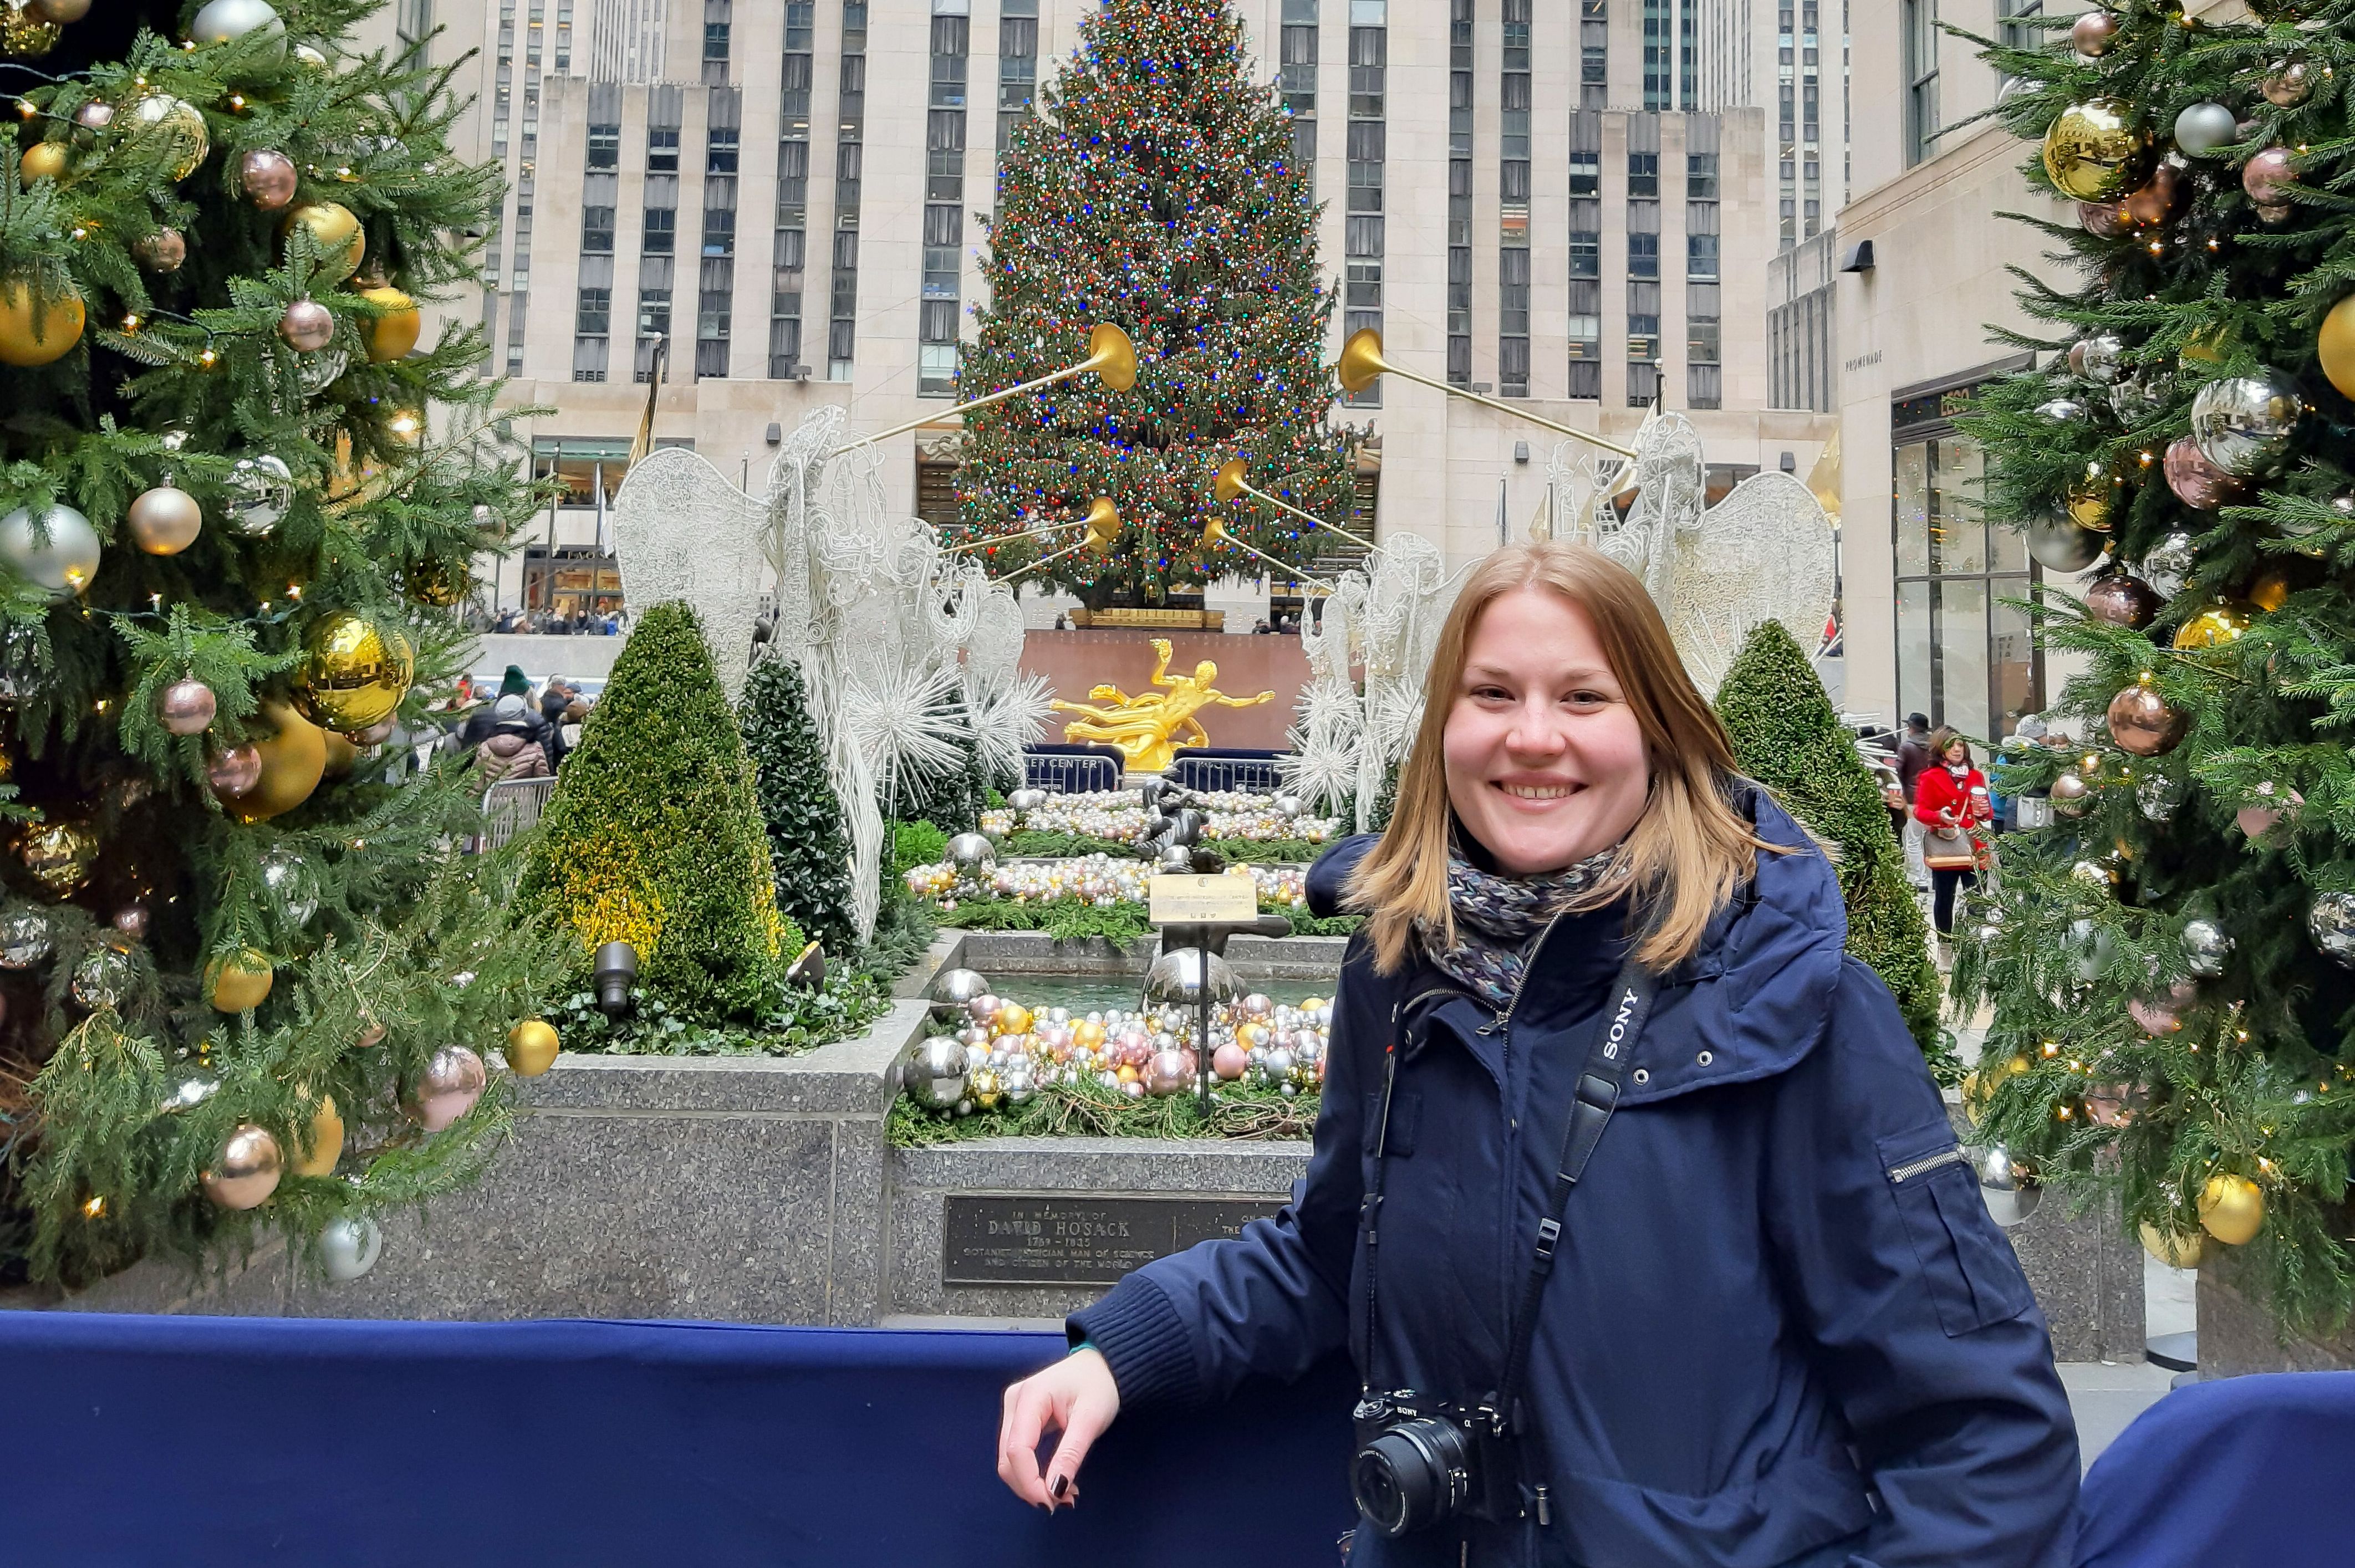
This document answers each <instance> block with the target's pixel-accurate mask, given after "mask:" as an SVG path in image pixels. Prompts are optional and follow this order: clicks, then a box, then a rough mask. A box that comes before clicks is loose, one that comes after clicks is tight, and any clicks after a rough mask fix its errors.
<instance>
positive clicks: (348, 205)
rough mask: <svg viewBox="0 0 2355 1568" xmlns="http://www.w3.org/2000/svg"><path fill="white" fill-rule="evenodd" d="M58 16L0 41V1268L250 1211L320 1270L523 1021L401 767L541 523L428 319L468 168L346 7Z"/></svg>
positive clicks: (429, 807)
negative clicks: (468, 617) (486, 583)
mask: <svg viewBox="0 0 2355 1568" xmlns="http://www.w3.org/2000/svg"><path fill="white" fill-rule="evenodd" d="M47 9H48V11H51V12H54V13H56V14H58V15H59V16H68V17H69V25H68V26H66V27H65V29H64V32H65V35H66V37H65V38H64V40H63V44H62V47H57V46H59V39H58V37H57V33H56V30H55V29H54V28H51V29H49V30H48V31H47V32H38V31H28V29H27V26H25V25H22V24H25V23H26V16H18V15H16V14H14V13H12V14H11V21H10V25H9V27H8V29H7V30H6V32H5V38H0V42H5V47H6V48H8V49H9V50H10V51H12V52H13V53H15V54H16V55H17V56H18V57H20V58H18V60H17V61H16V65H15V72H14V74H12V75H11V76H10V77H9V78H8V81H9V83H10V84H11V85H13V86H17V87H21V88H22V90H23V92H24V96H23V98H22V99H21V101H17V102H16V103H15V104H14V105H12V107H14V108H16V109H17V110H19V111H20V112H18V113H16V114H12V115H10V116H9V119H8V122H7V124H6V125H5V129H0V154H5V158H6V160H7V164H8V175H9V177H7V178H6V179H5V180H0V404H5V408H6V409H7V411H8V414H7V418H5V420H0V767H5V772H6V776H7V778H8V779H9V784H10V790H11V792H12V793H13V800H10V801H9V803H8V804H7V806H6V808H5V810H6V813H7V815H8V818H9V821H7V822H6V823H5V824H0V1004H5V1012H4V1013H0V1118H5V1120H0V1150H5V1156H6V1163H5V1173H0V1205H5V1210H6V1213H7V1214H8V1215H9V1217H10V1223H9V1224H5V1225H0V1236H7V1237H11V1238H13V1239H14V1241H15V1243H16V1248H15V1252H14V1255H11V1256H5V1257H0V1271H17V1270H29V1271H30V1272H31V1273H32V1274H34V1275H36V1276H37V1277H47V1278H51V1279H59V1280H63V1281H65V1282H68V1283H71V1282H74V1281H77V1280H80V1279H85V1278H88V1277H92V1276H94V1275H96V1274H99V1273H101V1272H104V1271H105V1270H107V1269H109V1268H112V1267H115V1266H120V1265H122V1264H124V1263H126V1262H129V1261H131V1260H132V1259H133V1258H135V1257H137V1256H139V1255H143V1254H146V1253H153V1252H164V1253H169V1254H176V1255H180V1256H183V1257H192V1256H196V1255H200V1254H202V1253H204V1252H206V1251H208V1249H213V1248H215V1247H216V1246H217V1245H218V1247H221V1248H225V1249H226V1250H229V1251H230V1252H232V1253H233V1252H234V1251H236V1250H237V1249H238V1248H240V1247H243V1246H250V1245H251V1244H252V1243H253V1242H254V1241H256V1240H257V1239H259V1235H260V1233H261V1231H262V1230H263V1229H265V1228H274V1229H278V1230H281V1231H282V1232H284V1233H285V1234H286V1235H287V1236H288V1238H289V1240H290V1242H291V1243H292V1244H293V1250H294V1251H295V1252H296V1253H297V1254H298V1255H306V1256H313V1257H316V1258H319V1259H322V1260H323V1261H324V1262H325V1266H327V1268H328V1269H329V1271H330V1272H332V1273H336V1274H338V1275H341V1276H343V1277H349V1276H350V1275H352V1274H355V1273H358V1272H364V1271H365V1269H366V1268H367V1266H368V1264H369V1263H371V1262H372V1261H373V1259H374V1256H375V1234H376V1232H375V1224H374V1220H373V1219H372V1217H371V1216H372V1215H373V1214H374V1213H378V1212H379V1211H381V1210H383V1209H385V1208H387V1207H389V1206H391V1205H395V1204H400V1203H404V1202H414V1201H416V1200H419V1199H421V1198H424V1197H428V1196H431V1195H432V1194H433V1193H435V1192H442V1191H446V1190H448V1189H449V1188H450V1187H451V1186H452V1185H453V1184H454V1183H456V1182H458V1181H464V1180H465V1179H467V1178H469V1177H470V1176H472V1175H473V1174H474V1173H475V1172H477V1171H479V1169H480V1167H481V1165H482V1163H483V1161H484V1160H485V1158H486V1157H487V1155H488V1152H489V1150H490V1149H491V1148H492V1147H493V1145H494V1143H495V1136H496V1133H497V1131H498V1130H499V1128H500V1127H501V1126H502V1125H503V1115H502V1113H501V1111H500V1109H499V1088H498V1085H497V1082H496V1077H495V1075H494V1074H493V1072H492V1071H491V1070H490V1068H489V1066H488V1065H486V1064H487V1063H488V1062H489V1061H490V1060H491V1059H493V1058H495V1057H496V1054H497V1052H498V1050H499V1048H501V1047H502V1046H503V1045H504V1046H505V1047H506V1050H507V1053H508V1055H509V1057H510V1060H511V1062H512V1064H513V1065H514V1066H515V1067H516V1068H517V1070H518V1071H526V1072H537V1071H540V1070H544V1069H545V1067H546V1065H547V1064H548V1061H549V1058H550V1057H551V1056H552V1055H553V1054H554V1050H555V1041H554V1038H553V1036H552V1034H551V1033H549V1031H548V1030H547V1028H546V1026H545V1025H543V1024H540V1023H538V1022H537V1021H535V1020H533V1019H532V1018H531V1016H530V1014H531V1012H533V1010H534V1006H535V1003H536V1000H537V997H536V991H537V988H538V985H539V984H540V983H541V982H542V978H543V976H544V974H545V972H546V971H547V970H548V969H550V968H551V967H552V966H553V965H554V963H555V962H556V959H555V957H554V955H555V954H556V952H557V951H558V950H559V949H557V948H554V947H553V946H552V945H551V944H550V943H549V942H547V941H545V940H543V939H541V938H539V937H538V936H537V935H536V934H535V933H533V932H532V931H531V930H529V929H528V928H526V929H522V930H517V929H515V928H513V916H511V914H510V913H509V911H508V908H507V903H508V892H509V889H508V886H507V878H506V873H505V870H504V867H503V865H502V863H500V861H499V860H498V859H496V857H470V856H466V855H464V854H462V853H460V850H461V848H462V847H463V846H464V844H465V842H467V835H468V834H469V832H472V831H473V829H474V824H475V822H476V821H477V816H476V812H475V810H474V805H473V802H472V796H473V794H474V789H472V787H471V785H470V784H469V783H468V782H467V781H466V780H465V779H464V778H462V777H448V778H442V779H423V780H418V779H410V780H409V781H406V782H402V781H401V774H402V772H403V769H401V768H399V767H397V766H395V758H396V756H398V755H400V754H403V753H405V752H406V750H407V747H406V746H405V744H404V743H403V742H401V741H400V740H396V739H395V738H394V737H395V736H398V735H401V734H403V733H404V732H405V730H406V728H407V727H408V726H418V727H421V728H429V729H430V726H429V725H428V723H427V721H426V720H425V718H424V714H425V708H426V705H427V704H428V702H429V701H430V700H432V699H433V698H434V697H436V696H442V695H446V694H447V693H448V691H449V687H450V683H451V680H452V678H453V674H454V673H455V672H456V671H457V670H458V669H460V668H462V667H463V660H464V658H465V657H466V655H467V650H466V647H465V644H466V641H467V639H466V638H465V637H464V633H463V632H462V630H461V629H460V628H459V627H458V626H457V625H456V624H455V622H454V621H453V619H452V617H451V614H450V611H449V610H448V609H446V608H445V607H446V606H448V605H449V604H450V603H452V602H453V599H456V598H457V597H459V596H460V595H462V594H463V591H464V586H465V581H466V572H467V567H468V563H469V562H470V561H471V559H472V558H473V556H474V553H475V551H476V550H477V549H478V548H480V547H483V546H485V544H489V545H496V544H498V543H500V542H502V541H503V540H504V539H505V538H506V534H507V532H508V530H509V527H510V524H511V521H512V520H514V519H517V518H519V517H522V516H524V515H527V514H528V513H529V512H530V510H531V498H530V496H529V495H528V494H527V493H525V492H524V490H523V489H522V487H521V486H520V483H519V482H518V480H517V477H516V473H517V466H516V462H515V460H514V454H513V453H512V452H511V451H508V450H504V449H503V448H502V447H501V446H500V445H499V444H498V443H497V442H496V441H495V440H492V439H491V436H490V420H491V412H492V402H493V398H494V397H495V395H496V391H497V386H496V383H493V382H489V381H485V380H483V379H481V378H479V376H478V375H477V367H478V366H480V364H481V362H482V360H483V357H484V355H485V345H484V344H483V341H482V337H481V334H480V333H479V332H478V331H476V330H474V329H473V328H465V329H458V328H450V329H445V330H444V331H443V332H442V334H441V335H440V337H439V338H438V340H437V341H435V342H432V343H431V344H423V345H421V344H420V342H419V338H420V327H421V319H420V313H419V309H418V298H419V297H420V296H424V295H430V294H431V293H432V292H434V291H441V290H450V291H462V290H463V291H465V292H467V293H468V294H469V296H470V297H471V293H472V291H473V289H474V287H475V285H476V282H477V268H478V265H479V258H478V257H477V256H476V255H475V253H474V249H475V248H474V244H473V243H472V242H471V241H468V240H466V239H464V238H462V237H463V236H464V235H466V234H469V233H474V234H480V233H481V232H483V231H484V230H485V229H486V228H489V227H491V226H492V225H493V223H494V222H495V221H496V213H497V210H498V205H499V201H500V197H501V186H500V181H499V177H498V175H497V173H496V170H493V169H488V168H477V167H474V166H471V165H468V164H464V163H462V162H461V161H459V160H457V159H456V158H453V156H452V155H451V153H450V150H449V147H448V145H447V143H446V140H445V136H446V132H447V130H448V127H449V124H450V122H451V121H452V120H453V118H455V117H456V115H457V114H458V113H459V112H460V111H461V109H462V108H463V105H462V104H460V103H459V102H458V101H455V100H453V98H452V96H451V95H450V94H449V92H448V91H447V81H446V78H445V76H444V75H443V74H442V73H439V72H435V71H432V70H429V69H425V68H423V67H422V66H421V64H419V63H418V61H417V59H416V58H414V57H413V56H403V57H392V58H388V57H386V56H384V55H381V54H378V55H358V54H355V53H352V52H350V49H349V47H348V44H347V42H346V40H347V38H348V35H349V33H350V30H351V28H352V26H353V25H354V24H355V23H356V22H357V21H358V20H359V19H360V18H361V17H363V16H367V15H368V13H369V12H370V11H371V10H373V9H374V5H372V4H369V3H368V0H306V3H305V4H304V5H301V6H300V8H299V9H296V8H293V7H290V8H289V10H288V13H287V15H286V16H284V17H283V18H282V17H281V16H278V15H277V14H275V13H274V12H273V11H272V8H271V7H270V6H269V5H265V4H262V3H261V0H212V3H211V4H208V5H204V6H203V7H202V9H200V10H194V11H193V15H192V16H191V15H188V14H187V13H184V12H181V11H179V10H176V9H175V8H172V7H155V8H150V9H149V10H147V11H145V12H143V11H141V10H140V9H139V8H137V7H119V8H116V9H114V10H112V11H107V12H102V13H101V14H99V15H95V16H91V17H90V18H89V19H88V20H87V21H86V22H84V21H78V20H72V19H71V18H78V17H80V13H81V11H83V10H86V9H88V8H87V7H86V6H82V7H77V6H74V5H69V4H64V5H53V6H49V7H48V8H47ZM141 16H145V19H146V21H147V22H148V23H149V24H150V25H151V26H157V27H165V28H168V29H171V30H172V32H173V36H172V37H163V36H158V34H157V33H156V32H154V31H149V30H144V29H142V28H139V27H138V26H136V22H137V20H138V18H139V17H141ZM184 16H186V22H185V26H181V25H180V24H181V22H182V18H183V17H184ZM82 28H86V29H88V31H89V33H90V34H91V37H99V38H104V39H110V40H114V42H112V43H110V44H109V45H108V46H107V48H110V49H111V48H115V47H117V45H118V44H119V47H120V48H123V49H124V50H127V53H125V54H123V55H121V56H120V57H118V58H94V54H93V51H92V50H91V49H89V48H83V49H82V50H81V52H80V55H79V57H77V54H76V48H75V44H74V38H75V35H76V32H77V29H82ZM53 47H54V48H55V53H54V56H44V57H41V58H38V59H37V61H27V60H25V59H24V58H21V57H23V56H25V55H27V53H31V52H36V51H38V50H42V49H48V48H53ZM99 52H100V53H102V52H103V51H99ZM83 61H89V62H91V63H89V65H88V68H87V69H78V68H79V67H80V65H81V63H82V62H83ZM511 1031H512V1034H511Z"/></svg>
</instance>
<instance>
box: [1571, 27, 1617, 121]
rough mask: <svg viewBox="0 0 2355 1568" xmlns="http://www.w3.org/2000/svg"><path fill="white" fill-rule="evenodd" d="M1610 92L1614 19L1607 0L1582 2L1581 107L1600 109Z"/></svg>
mask: <svg viewBox="0 0 2355 1568" xmlns="http://www.w3.org/2000/svg"><path fill="white" fill-rule="evenodd" d="M1610 93H1611V20H1610V14H1609V13H1608V11H1606V10H1605V9H1604V0H1579V6H1578V106H1579V107H1580V108H1581V109H1601V108H1603V107H1604V104H1605V103H1606V102H1607V101H1609V98H1610Z"/></svg>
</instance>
